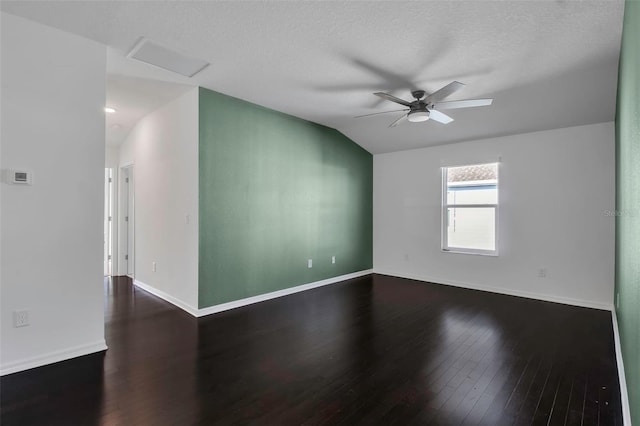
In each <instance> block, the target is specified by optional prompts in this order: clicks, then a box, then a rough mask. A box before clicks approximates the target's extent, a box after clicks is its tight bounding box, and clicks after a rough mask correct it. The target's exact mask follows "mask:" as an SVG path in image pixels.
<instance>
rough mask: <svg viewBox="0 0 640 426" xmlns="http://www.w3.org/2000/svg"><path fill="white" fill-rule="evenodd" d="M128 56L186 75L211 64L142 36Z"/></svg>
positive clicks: (195, 72)
mask: <svg viewBox="0 0 640 426" xmlns="http://www.w3.org/2000/svg"><path fill="white" fill-rule="evenodd" d="M127 58H133V59H137V60H138V61H142V62H145V63H147V64H151V65H155V66H156V67H160V68H163V69H165V70H169V71H173V72H175V73H178V74H181V75H184V76H186V77H193V76H194V75H196V74H197V73H199V72H200V71H202V70H203V69H205V68H206V67H207V66H208V65H209V63H208V62H206V61H203V60H202V59H194V58H190V57H188V56H185V55H183V54H182V53H178V52H175V51H173V50H171V49H167V48H166V47H163V46H160V45H159V44H157V43H154V42H152V41H150V40H148V39H146V38H144V37H142V38H140V40H138V42H137V43H136V44H135V46H133V49H131V51H130V52H129V54H128V55H127Z"/></svg>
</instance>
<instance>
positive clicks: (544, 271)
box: [538, 268, 547, 278]
mask: <svg viewBox="0 0 640 426" xmlns="http://www.w3.org/2000/svg"><path fill="white" fill-rule="evenodd" d="M546 277H547V268H540V269H538V278H546Z"/></svg>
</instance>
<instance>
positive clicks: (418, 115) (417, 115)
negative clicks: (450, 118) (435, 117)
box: [407, 110, 429, 123]
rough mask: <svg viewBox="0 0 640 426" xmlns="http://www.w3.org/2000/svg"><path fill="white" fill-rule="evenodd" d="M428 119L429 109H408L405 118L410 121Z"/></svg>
mask: <svg viewBox="0 0 640 426" xmlns="http://www.w3.org/2000/svg"><path fill="white" fill-rule="evenodd" d="M428 119H429V111H427V110H424V111H409V115H408V116H407V120H409V121H410V122H412V123H420V122H422V121H427V120H428Z"/></svg>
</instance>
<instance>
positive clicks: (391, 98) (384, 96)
mask: <svg viewBox="0 0 640 426" xmlns="http://www.w3.org/2000/svg"><path fill="white" fill-rule="evenodd" d="M374 95H376V96H379V97H381V98H382V99H386V100H388V101H391V102H395V103H397V104H400V105H404V106H411V102H407V101H405V100H404V99H400V98H396V97H395V96H393V95H390V94H388V93H383V92H376V93H374Z"/></svg>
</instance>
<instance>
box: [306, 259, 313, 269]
mask: <svg viewBox="0 0 640 426" xmlns="http://www.w3.org/2000/svg"><path fill="white" fill-rule="evenodd" d="M307 268H313V259H309V260H308V261H307Z"/></svg>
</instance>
